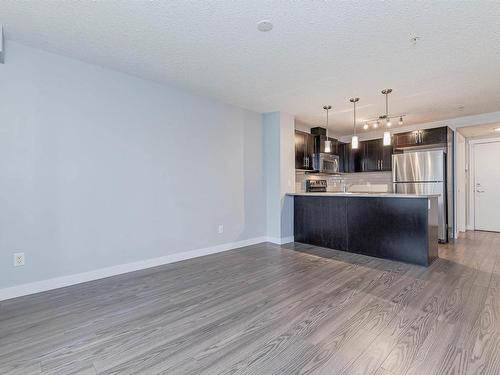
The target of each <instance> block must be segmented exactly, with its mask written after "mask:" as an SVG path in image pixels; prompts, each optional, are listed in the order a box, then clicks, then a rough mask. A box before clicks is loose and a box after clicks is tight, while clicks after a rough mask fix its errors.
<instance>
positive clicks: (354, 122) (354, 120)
mask: <svg viewBox="0 0 500 375" xmlns="http://www.w3.org/2000/svg"><path fill="white" fill-rule="evenodd" d="M353 104H354V119H353V128H354V129H353V131H354V135H356V102H354V103H353Z"/></svg>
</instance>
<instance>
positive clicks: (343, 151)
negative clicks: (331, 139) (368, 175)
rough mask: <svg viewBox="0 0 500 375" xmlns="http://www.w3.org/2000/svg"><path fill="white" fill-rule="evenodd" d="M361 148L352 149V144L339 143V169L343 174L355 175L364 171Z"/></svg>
mask: <svg viewBox="0 0 500 375" xmlns="http://www.w3.org/2000/svg"><path fill="white" fill-rule="evenodd" d="M362 155H363V153H362V149H361V147H360V148H358V149H357V150H353V149H352V148H351V144H350V143H339V164H340V166H339V169H340V172H341V173H354V172H362V171H363V165H362V163H363V160H362Z"/></svg>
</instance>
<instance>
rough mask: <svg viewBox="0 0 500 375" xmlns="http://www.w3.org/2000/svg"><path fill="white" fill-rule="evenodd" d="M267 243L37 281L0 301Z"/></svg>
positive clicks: (8, 291)
mask: <svg viewBox="0 0 500 375" xmlns="http://www.w3.org/2000/svg"><path fill="white" fill-rule="evenodd" d="M266 241H268V238H267V237H256V238H250V239H248V240H243V241H237V242H229V243H225V244H221V245H217V246H212V247H206V248H203V249H196V250H190V251H185V252H182V253H177V254H170V255H165V256H162V257H159V258H152V259H145V260H140V261H138V262H133V263H127V264H120V265H117V266H111V267H106V268H100V269H97V270H93V271H88V272H83V273H78V274H73V275H68V276H61V277H55V278H52V279H47V280H41V281H36V282H33V283H27V284H21V285H16V286H12V287H8V288H3V289H0V301H4V300H7V299H11V298H15V297H21V296H25V295H28V294H34V293H39V292H45V291H47V290H52V289H58V288H62V287H65V286H70V285H75V284H80V283H84V282H87V281H93V280H98V279H103V278H105V277H110V276H115V275H120V274H122V273H127V272H132V271H138V270H142V269H146V268H151V267H156V266H161V265H163V264H168V263H174V262H179V261H181V260H186V259H191V258H196V257H201V256H204V255H209V254H215V253H220V252H223V251H227V250H232V249H237V248H240V247H244V246H250V245H255V244H258V243H261V242H266Z"/></svg>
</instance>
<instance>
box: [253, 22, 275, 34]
mask: <svg viewBox="0 0 500 375" xmlns="http://www.w3.org/2000/svg"><path fill="white" fill-rule="evenodd" d="M272 29H273V24H272V23H271V21H269V20H262V21H260V22H259V23H257V30H259V31H262V32H263V33H265V32H267V31H271V30H272Z"/></svg>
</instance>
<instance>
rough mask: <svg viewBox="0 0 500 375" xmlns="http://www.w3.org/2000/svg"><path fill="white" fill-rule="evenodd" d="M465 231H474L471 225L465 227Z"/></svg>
mask: <svg viewBox="0 0 500 375" xmlns="http://www.w3.org/2000/svg"><path fill="white" fill-rule="evenodd" d="M465 230H474V227H473V226H472V225H469V224H468V225H466V226H465Z"/></svg>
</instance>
